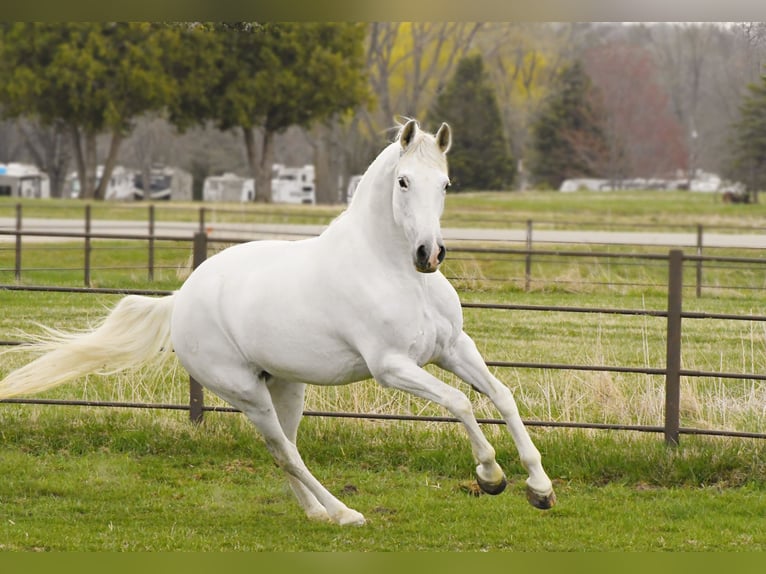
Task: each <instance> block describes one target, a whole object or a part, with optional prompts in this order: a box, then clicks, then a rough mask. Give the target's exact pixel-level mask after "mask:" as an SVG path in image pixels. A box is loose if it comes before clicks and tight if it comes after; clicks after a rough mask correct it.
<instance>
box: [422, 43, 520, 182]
mask: <svg viewBox="0 0 766 574" xmlns="http://www.w3.org/2000/svg"><path fill="white" fill-rule="evenodd" d="M441 122H447V123H448V124H450V126H452V128H453V130H454V133H455V135H456V137H455V140H454V142H453V145H452V149H451V150H450V152H449V164H450V180H451V181H452V189H454V190H456V191H457V190H466V189H509V188H510V186H511V184H512V182H513V178H514V175H515V173H516V168H515V165H514V160H513V157H512V156H511V152H510V148H509V145H508V142H507V141H506V139H505V136H504V134H503V127H502V122H501V119H500V110H499V108H498V105H497V98H496V97H495V91H494V88H493V86H492V84H491V82H490V80H489V76H488V74H487V73H486V71H485V69H484V61H483V59H482V57H481V56H480V55H476V56H468V57H466V58H463V59H462V60H461V61H460V62H459V63H458V66H457V69H456V71H455V75H454V76H453V77H452V80H450V82H449V84H447V86H445V88H444V90H443V91H442V93H441V94H439V96H438V97H437V98H436V100H435V101H434V104H433V105H432V106H431V109H430V111H429V114H428V123H429V124H433V126H435V127H438V126H439V125H440V123H441Z"/></svg>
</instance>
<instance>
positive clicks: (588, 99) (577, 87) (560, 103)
mask: <svg viewBox="0 0 766 574" xmlns="http://www.w3.org/2000/svg"><path fill="white" fill-rule="evenodd" d="M602 126H603V124H602V120H601V109H600V106H599V98H598V94H597V93H596V91H595V90H594V88H593V86H592V84H591V81H590V78H589V77H588V75H587V74H586V72H585V69H584V68H583V66H582V64H581V63H580V62H579V61H576V62H574V63H573V64H571V65H569V66H566V67H564V68H563V69H562V70H561V72H560V73H559V75H558V78H557V81H556V84H555V86H554V89H553V90H552V93H551V96H550V98H549V99H548V101H547V103H546V104H545V105H544V106H543V108H542V109H541V111H540V115H539V116H538V118H537V120H536V121H535V122H534V124H533V125H532V150H531V154H530V165H529V168H530V171H531V172H532V174H533V177H534V180H535V183H536V184H537V185H538V186H543V187H550V188H553V189H558V187H559V186H560V185H561V182H562V181H564V180H565V179H567V178H572V177H593V176H597V175H600V174H601V173H602V172H603V170H604V169H605V165H606V163H607V162H608V154H607V145H606V138H605V136H604V130H603V127H602Z"/></svg>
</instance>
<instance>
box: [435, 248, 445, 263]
mask: <svg viewBox="0 0 766 574" xmlns="http://www.w3.org/2000/svg"><path fill="white" fill-rule="evenodd" d="M446 255H447V249H446V247H444V245H439V255H437V256H436V259H437V260H438V261H439V263H441V262H442V261H444V257H445V256H446Z"/></svg>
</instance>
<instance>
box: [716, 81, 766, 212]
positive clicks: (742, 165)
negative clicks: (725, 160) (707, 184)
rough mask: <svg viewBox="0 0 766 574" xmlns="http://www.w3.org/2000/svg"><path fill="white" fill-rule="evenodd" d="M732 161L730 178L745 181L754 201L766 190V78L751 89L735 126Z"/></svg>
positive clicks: (751, 85)
mask: <svg viewBox="0 0 766 574" xmlns="http://www.w3.org/2000/svg"><path fill="white" fill-rule="evenodd" d="M730 146H731V148H730V149H731V158H730V161H729V166H728V168H727V170H726V175H727V176H728V177H730V178H731V179H735V180H738V181H741V182H742V183H744V184H745V186H746V187H747V190H748V193H749V194H751V196H752V198H751V199H752V200H753V201H757V199H758V196H757V193H758V191H759V190H763V189H766V74H765V75H763V76H761V82H760V83H753V84H750V85H748V92H747V94H746V95H745V96H744V98H743V99H742V103H741V104H740V107H739V119H738V120H737V121H736V122H735V123H734V125H733V126H732V136H731V139H730Z"/></svg>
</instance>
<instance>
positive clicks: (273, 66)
mask: <svg viewBox="0 0 766 574" xmlns="http://www.w3.org/2000/svg"><path fill="white" fill-rule="evenodd" d="M208 29H209V30H212V31H213V32H214V33H215V35H216V37H217V38H218V41H219V46H220V59H219V62H218V65H219V68H220V76H219V77H218V78H217V79H216V80H215V81H211V82H209V86H210V87H209V89H208V90H207V92H202V93H200V95H199V97H197V98H190V99H192V100H193V102H192V105H191V106H189V104H187V105H186V106H174V109H173V112H172V113H171V120H173V121H174V123H176V125H179V126H184V125H188V123H190V122H189V120H190V118H192V119H194V120H195V121H197V122H202V121H204V120H207V119H209V120H211V121H213V122H214V123H215V124H216V125H217V126H218V127H219V128H220V129H222V130H229V129H234V128H237V129H240V130H242V133H243V136H244V142H245V147H246V150H247V158H248V164H249V166H250V169H251V171H252V173H253V177H254V179H255V182H256V185H255V191H256V200H258V201H265V202H268V201H271V166H272V163H273V138H274V135H275V134H277V133H280V132H283V131H284V130H286V129H287V128H288V127H290V126H294V125H297V126H302V127H309V126H311V125H312V124H313V123H315V122H319V121H323V120H326V119H329V118H331V117H333V116H336V115H342V114H344V113H346V112H349V111H351V110H353V109H354V108H355V107H356V106H358V105H360V104H361V103H363V102H365V101H366V100H367V98H368V95H369V94H368V87H367V84H366V82H365V76H364V72H363V40H364V33H365V25H364V24H355V23H325V22H280V23H273V22H269V23H265V24H257V23H253V22H240V23H236V24H211V25H209V26H208ZM189 109H192V110H193V114H190V113H189ZM258 136H260V137H258Z"/></svg>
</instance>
